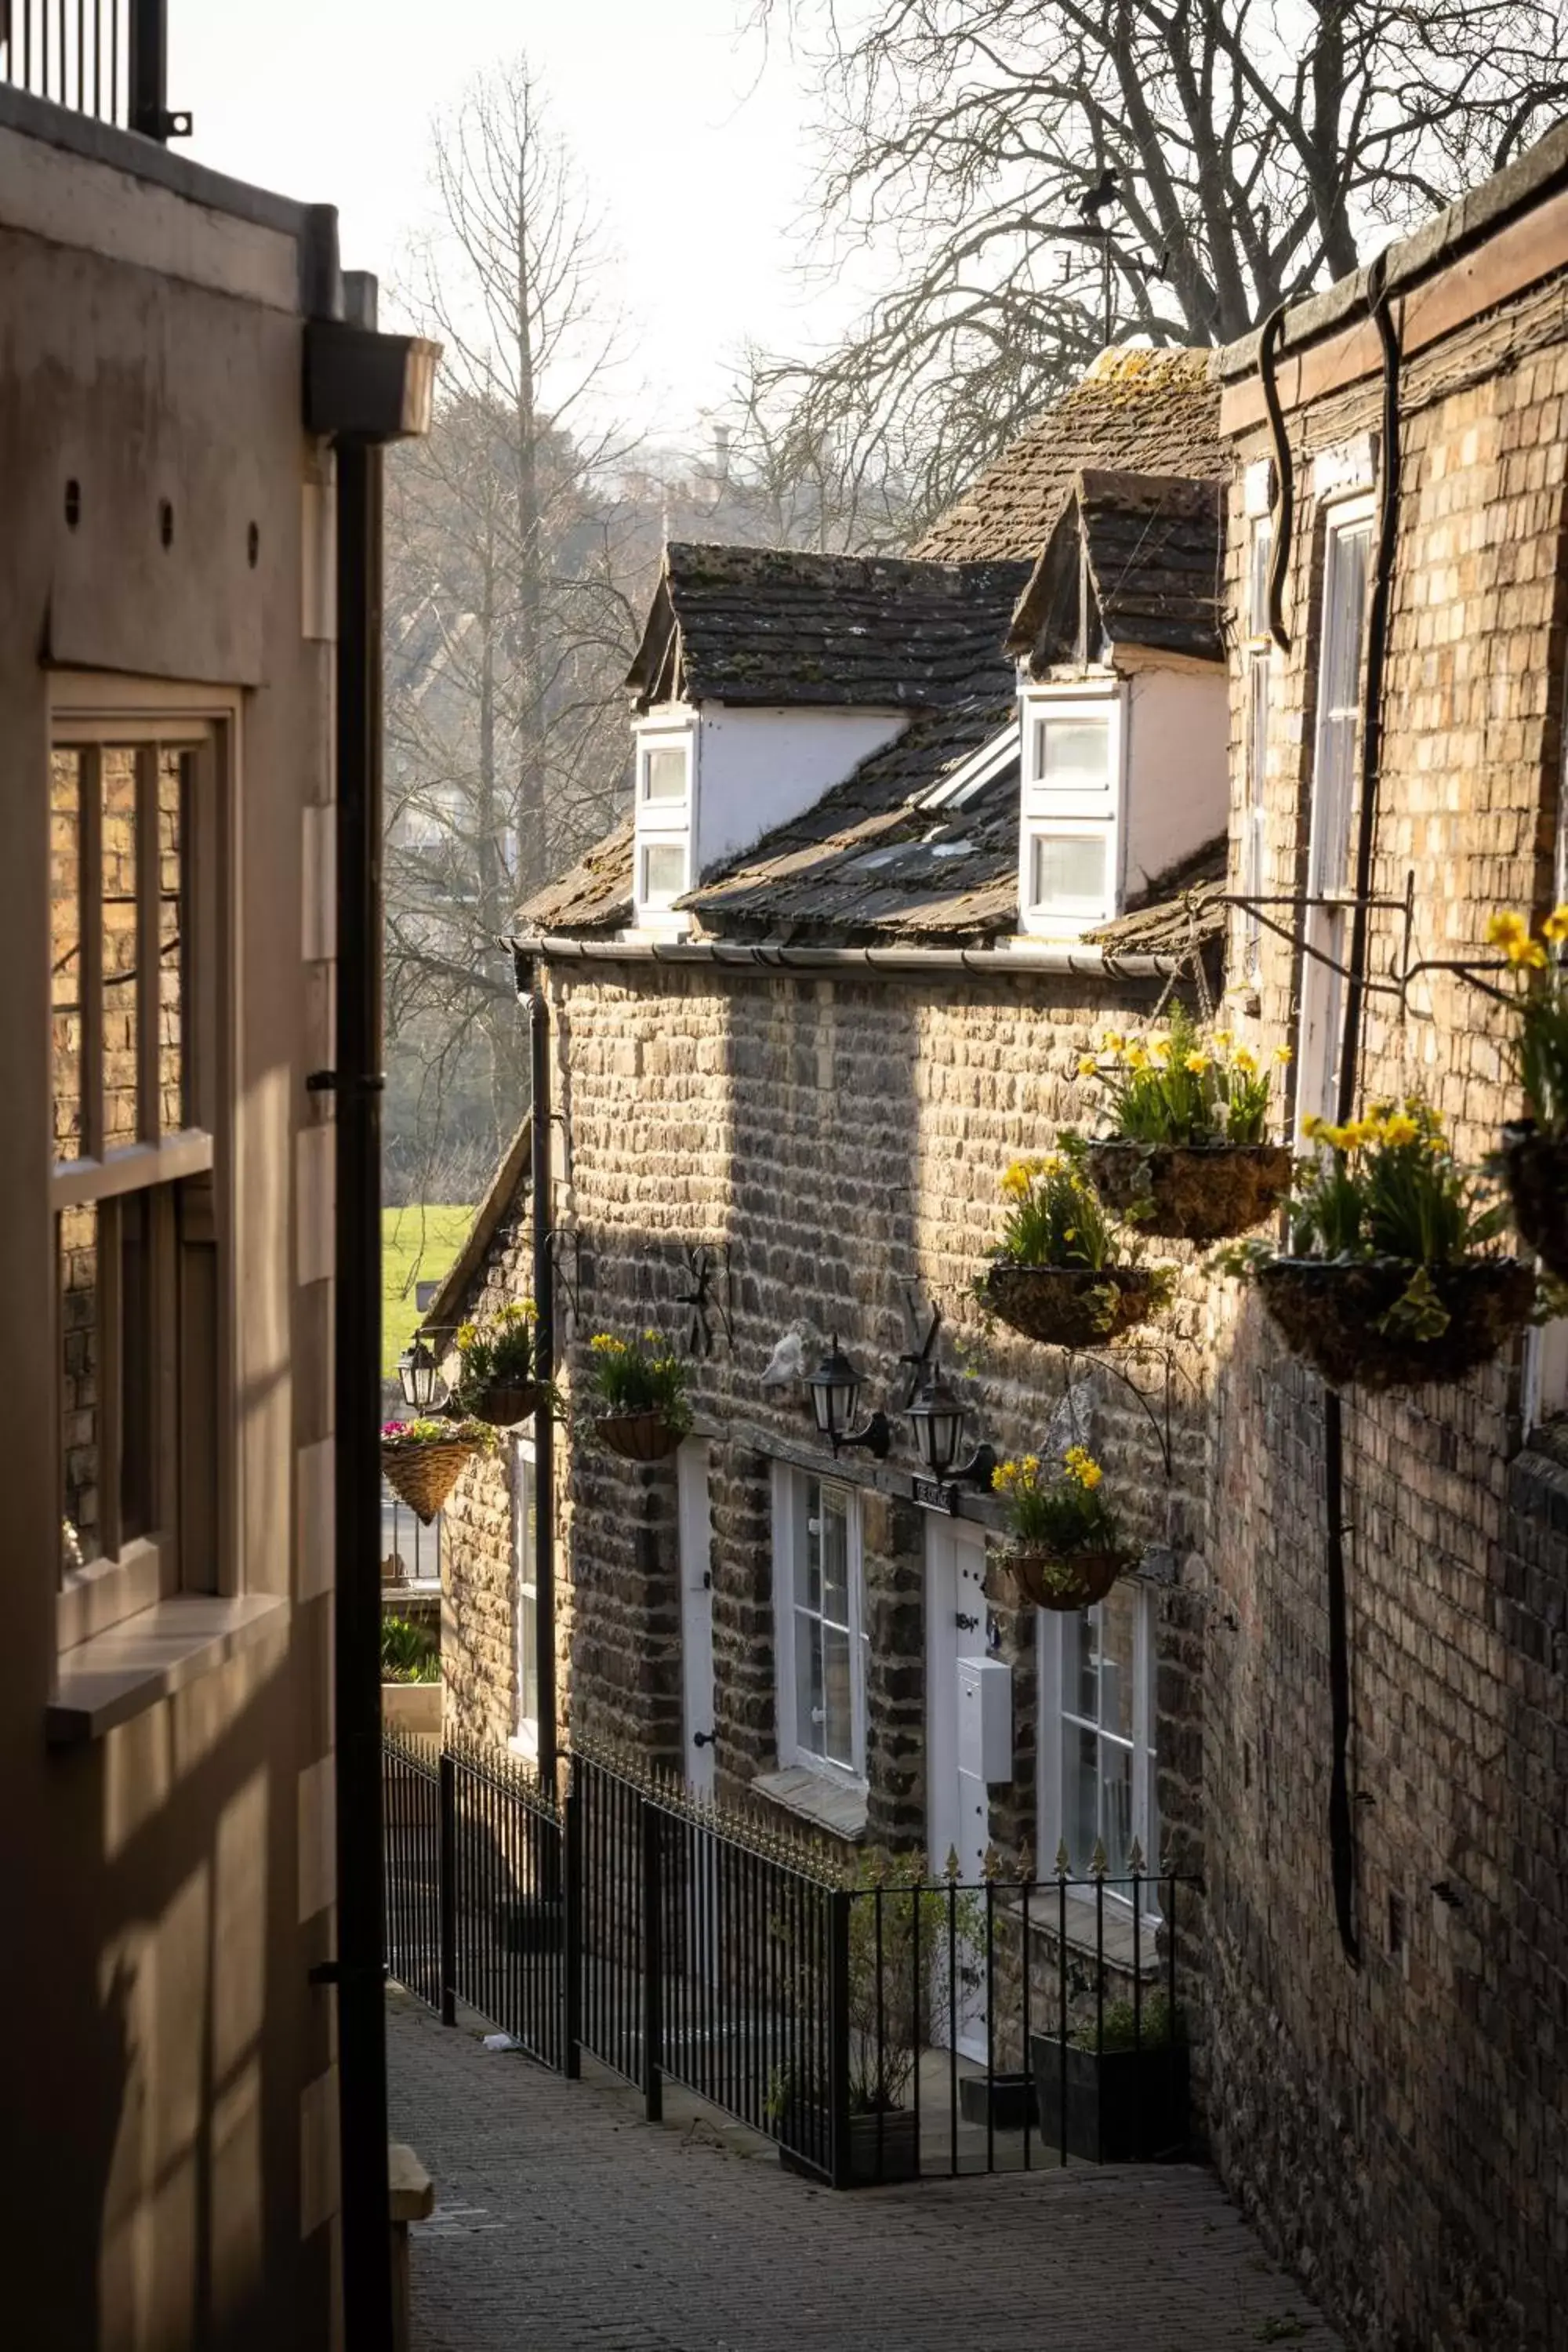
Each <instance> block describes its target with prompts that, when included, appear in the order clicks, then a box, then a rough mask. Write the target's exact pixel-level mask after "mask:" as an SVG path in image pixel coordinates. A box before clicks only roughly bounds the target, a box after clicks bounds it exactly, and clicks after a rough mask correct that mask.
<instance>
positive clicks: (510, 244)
mask: <svg viewBox="0 0 1568 2352" xmlns="http://www.w3.org/2000/svg"><path fill="white" fill-rule="evenodd" d="M433 167H434V168H433V176H434V183H435V189H436V195H437V224H436V226H435V228H434V230H433V231H432V233H431V234H430V236H428V237H427V238H426V240H425V241H424V242H423V244H422V245H421V246H420V247H418V248H417V249H416V253H415V255H414V257H413V261H412V266H411V269H410V272H409V277H408V282H407V283H406V284H405V287H404V288H403V289H402V290H401V298H400V299H401V307H402V308H403V309H404V310H405V311H406V312H407V313H408V314H409V315H410V317H411V318H412V319H413V320H414V321H415V322H416V323H417V324H418V325H419V326H420V327H421V328H422V329H424V330H425V331H426V332H428V333H431V334H433V335H435V336H437V338H438V339H439V340H440V341H441V342H442V343H443V344H444V346H445V359H444V362H443V368H442V374H441V394H440V400H439V404H438V407H437V416H436V419H435V423H434V427H433V430H432V432H431V434H430V436H429V437H428V439H427V440H425V441H422V442H412V443H407V444H405V445H403V446H401V447H400V448H399V449H398V450H397V451H396V452H395V460H394V463H393V465H392V467H390V468H389V482H388V549H389V564H388V623H389V631H388V635H389V642H388V695H387V732H388V748H389V761H388V769H389V791H388V821H389V823H388V847H387V898H388V909H389V915H388V942H387V1013H388V1032H389V1039H390V1043H391V1056H390V1059H391V1068H392V1076H393V1099H392V1103H391V1105H390V1106H389V1112H390V1118H389V1125H390V1128H391V1129H392V1133H391V1143H392V1147H393V1150H394V1151H395V1153H401V1154H402V1155H403V1156H404V1157H406V1156H407V1153H408V1150H409V1148H410V1138H409V1135H408V1133H407V1132H406V1130H407V1129H408V1128H409V1127H410V1126H412V1127H413V1129H415V1131H416V1136H417V1138H418V1147H417V1149H418V1156H420V1157H422V1158H423V1159H424V1160H426V1161H427V1160H429V1158H430V1155H431V1153H432V1152H434V1151H435V1150H437V1148H440V1149H442V1150H446V1151H447V1157H448V1159H449V1158H450V1146H451V1144H452V1142H453V1137H452V1135H450V1134H448V1133H447V1132H446V1131H445V1130H447V1129H449V1128H451V1127H453V1125H454V1122H455V1123H456V1125H457V1127H458V1128H463V1127H464V1126H466V1127H467V1128H468V1129H471V1130H474V1131H476V1132H477V1133H478V1135H479V1140H480V1143H481V1144H482V1145H484V1146H486V1147H488V1148H489V1151H490V1157H491V1158H492V1160H493V1158H494V1156H495V1152H496V1150H499V1149H500V1144H501V1143H502V1141H503V1140H504V1138H505V1135H506V1133H507V1131H508V1129H509V1128H510V1124H511V1123H512V1122H513V1121H514V1120H515V1118H516V1116H517V1113H518V1110H519V1108H520V1104H521V1092H522V1063H523V1059H524V1057H523V1056H522V1055H521V1054H520V1053H519V1051H518V1036H517V1024H516V1014H515V1010H514V1008H513V1005H512V991H511V985H510V972H509V969H508V964H507V959H506V955H505V951H504V950H503V948H502V946H501V944H500V942H501V939H502V935H503V934H504V933H505V932H506V931H507V930H508V929H510V928H511V924H512V919H513V917H514V914H515V911H516V908H517V905H518V902H519V900H520V899H521V898H523V897H524V896H526V895H527V893H528V892H529V891H531V889H533V888H535V887H538V885H539V884H540V883H542V881H544V880H545V879H547V878H548V877H550V876H551V875H552V874H553V873H556V872H559V871H560V870H561V869H562V868H563V866H566V865H568V864H570V862H571V860H572V858H573V857H574V856H575V855H576V854H577V853H578V852H579V851H580V850H581V849H582V848H583V847H584V845H585V844H586V843H587V842H588V841H590V840H592V839H594V838H595V836H596V835H599V834H601V833H603V832H604V831H605V828H606V827H607V825H608V824H610V823H611V822H612V821H613V817H614V815H615V814H616V809H617V806H618V805H619V803H620V802H621V800H622V798H623V797H624V793H625V785H626V758H627V751H626V723H625V708H624V703H623V701H622V698H621V694H620V684H621V679H622V677H624V674H625V671H626V664H627V661H628V659H629V656H630V652H631V648H632V646H633V645H634V644H635V641H636V623H637V617H638V609H639V606H640V604H641V602H642V595H643V585H644V579H645V577H646V574H647V569H648V564H649V556H648V551H647V547H646V544H645V540H646V533H645V532H644V531H643V530H642V529H641V522H640V518H639V517H638V516H637V515H636V513H635V512H633V511H632V510H631V509H629V508H628V506H627V503H626V499H625V497H624V495H623V493H622V491H621V489H620V488H619V486H618V483H617V480H616V470H617V468H618V467H619V466H620V465H621V463H622V461H623V460H624V458H625V457H626V448H627V440H626V436H625V435H624V434H623V432H622V430H621V429H620V426H619V424H618V421H617V419H616V416H615V415H614V412H613V407H612V404H611V402H610V399H609V397H608V394H607V389H606V387H607V386H608V384H609V383H610V382H611V379H612V375H613V370H614V362H615V361H616V352H617V340H618V335H619V326H618V320H617V319H616V313H615V310H614V307H613V304H612V302H611V301H610V299H609V290H608V289H609V257H608V255H607V253H606V250H605V243H604V240H603V236H602V234H601V230H600V226H599V224H598V222H597V220H596V218H595V215H594V213H593V211H592V208H591V205H590V204H589V202H588V199H587V197H586V195H585V193H584V188H583V184H582V182H581V180H580V178H579V177H578V175H577V173H576V172H575V169H574V165H573V163H572V161H571V158H570V156H569V154H568V153H567V152H566V150H565V148H564V147H563V144H562V142H560V141H559V140H558V139H557V138H556V137H555V136H554V134H553V132H552V130H551V128H550V125H549V122H548V121H547V119H546V117H545V114H544V110H543V108H542V102H541V99H540V95H539V92H538V90H537V89H536V87H535V85H534V83H533V81H532V79H531V76H530V74H529V71H528V68H527V67H526V65H525V64H523V63H522V62H521V61H519V62H517V63H514V64H512V65H510V66H507V67H504V68H500V69H498V70H495V71H493V72H491V73H489V74H487V75H485V76H484V77H482V78H481V79H479V80H478V81H477V82H475V83H474V84H473V85H472V87H471V88H470V89H469V90H468V93H467V95H466V97H465V98H464V100H462V102H461V104H460V105H459V106H458V109H457V110H456V111H455V113H454V114H452V115H451V116H450V117H449V118H447V119H446V120H444V121H440V122H438V123H437V127H436V132H435V140H434V157H433Z"/></svg>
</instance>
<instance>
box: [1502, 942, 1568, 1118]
mask: <svg viewBox="0 0 1568 2352" xmlns="http://www.w3.org/2000/svg"><path fill="white" fill-rule="evenodd" d="M1487 937H1488V939H1489V940H1490V942H1491V944H1492V946H1493V947H1495V948H1500V949H1501V950H1502V951H1503V954H1504V955H1505V956H1506V958H1507V960H1508V961H1509V962H1510V964H1511V965H1512V966H1513V968H1514V970H1515V971H1517V972H1518V973H1519V976H1520V980H1521V991H1520V993H1519V995H1518V996H1517V997H1516V998H1515V1000H1514V1012H1515V1014H1516V1017H1517V1020H1518V1024H1519V1025H1518V1030H1517V1033H1516V1034H1515V1036H1514V1037H1513V1039H1512V1041H1511V1050H1512V1059H1513V1066H1514V1074H1515V1076H1517V1077H1518V1079H1519V1082H1520V1084H1521V1087H1523V1088H1524V1091H1525V1093H1526V1095H1527V1096H1528V1097H1529V1098H1530V1108H1531V1111H1532V1113H1533V1114H1534V1117H1535V1118H1536V1121H1537V1123H1538V1124H1539V1126H1540V1127H1541V1128H1542V1130H1543V1131H1544V1132H1545V1133H1546V1134H1548V1135H1563V1134H1565V1133H1568V985H1565V971H1564V965H1563V953H1564V948H1563V942H1564V941H1565V940H1568V906H1563V907H1555V908H1553V909H1552V912H1551V914H1550V915H1548V916H1547V918H1546V919H1545V921H1544V922H1543V923H1542V926H1541V936H1540V938H1539V939H1533V938H1531V930H1530V925H1529V922H1528V921H1527V920H1526V919H1525V917H1524V916H1523V915H1519V914H1512V913H1503V914H1498V915H1494V916H1493V917H1492V919H1491V921H1490V922H1489V924H1488V926H1487Z"/></svg>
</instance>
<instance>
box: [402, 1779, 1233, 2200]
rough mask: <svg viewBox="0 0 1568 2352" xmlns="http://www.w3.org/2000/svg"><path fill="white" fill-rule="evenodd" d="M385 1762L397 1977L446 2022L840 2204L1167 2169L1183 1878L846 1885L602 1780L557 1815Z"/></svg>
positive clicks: (789, 1845)
mask: <svg viewBox="0 0 1568 2352" xmlns="http://www.w3.org/2000/svg"><path fill="white" fill-rule="evenodd" d="M385 1753H386V1774H387V1803H386V1824H387V1828H386V1835H387V1936H386V1948H387V1961H388V1966H389V1968H390V1969H391V1972H392V1974H393V1975H394V1976H395V1977H396V1978H397V1979H399V1981H400V1982H402V1983H403V1984H405V1985H406V1986H407V1987H408V1989H409V1990H411V1991H412V1992H414V1993H416V1995H417V1996H418V1998H419V1999H420V2000H424V2001H426V2002H427V2003H428V2004H429V2005H430V2006H431V2007H432V2008H435V2009H437V2010H439V2011H440V2013H441V2015H442V2017H443V2018H444V2019H445V2020H446V2021H447V2023H452V2022H454V2021H455V2020H456V2014H457V2004H458V2001H462V2002H464V2003H466V2004H467V2005H468V2007H470V2008H472V2009H474V2010H477V2011H479V2014H480V2015H481V2016H482V2017H485V2018H487V2019H489V2021H491V2022H492V2023H494V2024H495V2025H497V2026H499V2027H500V2028H501V2029H502V2030H503V2031H504V2032H508V2033H510V2034H511V2035H512V2036H513V2037H514V2039H515V2040H516V2041H517V2042H518V2043H519V2044H520V2045H521V2047H522V2048H523V2049H524V2050H526V2051H528V2052H529V2053H531V2055H532V2056H533V2057H535V2058H537V2059H539V2060H540V2061H541V2062H542V2063H543V2064H545V2065H548V2066H551V2067H553V2068H555V2069H556V2070H557V2071H559V2072H562V2073H564V2074H568V2075H574V2074H577V2073H578V2072H579V2071H580V2066H581V2061H582V2056H583V2053H584V2052H585V2053H588V2054H589V2055H590V2056H592V2057H593V2058H595V2059H596V2060H598V2061H599V2063H601V2064H603V2065H605V2066H606V2067H608V2068H610V2069H611V2070H612V2071H614V2072H615V2073H616V2074H621V2075H623V2076H625V2077H626V2080H627V2081H628V2082H631V2083H633V2084H636V2085H637V2087H638V2088H639V2089H640V2090H641V2092H642V2094H643V2098H644V2103H645V2109H646V2112H647V2115H648V2116H649V2117H650V2119H657V2118H658V2116H659V2115H660V2113H661V2111H662V2105H663V2096H664V2086H665V2085H666V2084H669V2083H673V2084H680V2085H682V2086H683V2087H684V2088H685V2089H687V2090H689V2091H690V2092H691V2093H693V2094H694V2095H696V2096H697V2097H699V2098H700V2099H702V2100H705V2101H707V2102H708V2103H709V2104H710V2105H713V2106H715V2107H718V2108H720V2109H721V2110H722V2111H723V2112H725V2113H726V2114H728V2115H731V2116H735V2117H737V2118H738V2119H739V2120H740V2121H742V2123H745V2124H747V2125H749V2126H751V2127H752V2129H753V2130H754V2131H757V2132H761V2133H764V2134H766V2135H767V2136H769V2137H772V2138H773V2139H774V2140H775V2141H776V2142H777V2143H778V2147H779V2151H780V2155H781V2158H782V2159H783V2160H784V2162H785V2163H787V2164H789V2165H791V2166H792V2167H794V2168H795V2169H797V2170H800V2171H803V2172H805V2173H808V2174H810V2175H813V2176H815V2177H816V2178H818V2179H823V2180H826V2181H828V2182H831V2183H832V2184H833V2185H834V2186H835V2187H839V2188H849V2187H854V2186H858V2185H859V2184H861V2183H866V2182H871V2181H894V2180H906V2179H915V2178H917V2177H919V2176H921V2175H922V2174H931V2173H942V2174H956V2173H964V2172H995V2171H1009V2170H1027V2169H1030V2168H1034V2167H1035V2166H1037V2165H1040V2164H1047V2163H1049V2164H1058V2165H1063V2164H1067V2163H1068V2162H1070V2161H1072V2160H1075V2159H1078V2160H1083V2161H1088V2162H1101V2163H1107V2162H1118V2161H1127V2160H1133V2159H1139V2160H1147V2159H1151V2158H1160V2157H1165V2156H1172V2155H1176V2154H1179V2153H1181V2152H1182V2150H1183V2149H1184V2146H1185V2142H1186V2134H1187V2125H1186V2106H1187V2066H1186V2048H1185V2043H1184V2037H1183V2033H1182V2020H1181V2011H1180V2007H1179V2003H1178V1992H1179V1985H1180V1979H1179V1974H1178V1966H1177V1958H1178V1954H1177V1933H1178V1906H1179V1904H1181V1903H1182V1902H1184V1889H1185V1888H1187V1887H1188V1886H1189V1885H1190V1882H1188V1881H1186V1880H1184V1879H1181V1878H1179V1877H1176V1876H1174V1875H1171V1874H1161V1875H1159V1876H1158V1877H1156V1876H1153V1875H1152V1874H1147V1873H1144V1872H1143V1871H1142V1869H1141V1868H1140V1867H1137V1866H1134V1867H1133V1868H1131V1870H1129V1872H1128V1873H1127V1874H1124V1875H1122V1876H1121V1877H1116V1876H1112V1875H1111V1874H1109V1873H1108V1872H1104V1871H1100V1870H1098V1869H1097V1870H1096V1871H1095V1872H1094V1873H1093V1874H1091V1875H1090V1876H1089V1877H1085V1878H1075V1877H1072V1876H1070V1875H1069V1874H1068V1873H1067V1872H1066V1871H1058V1873H1056V1874H1053V1875H1052V1876H1050V1877H1049V1878H1047V1879H1044V1880H1037V1879H1034V1878H1033V1877H1019V1878H1015V1879H1013V1880H1004V1879H1002V1878H1001V1877H999V1876H998V1877H993V1878H989V1879H986V1880H984V1881H982V1882H980V1883H979V1884H975V1885H965V1884H963V1883H961V1882H960V1881H958V1880H957V1879H955V1878H952V1879H950V1878H942V1879H931V1878H927V1877H923V1876H921V1875H920V1874H919V1873H918V1867H917V1866H916V1865H911V1864H907V1863H904V1864H900V1863H899V1862H891V1863H883V1864H879V1865H873V1866H872V1867H871V1868H870V1869H868V1871H867V1872H864V1873H863V1874H862V1876H861V1879H860V1881H859V1882H858V1883H856V1884H853V1885H847V1884H846V1883H844V1879H843V1875H842V1872H841V1871H840V1870H839V1869H838V1867H837V1865H836V1864H834V1863H833V1862H832V1860H831V1859H830V1858H829V1857H827V1856H826V1854H825V1853H823V1852H822V1851H821V1850H820V1849H813V1848H811V1847H810V1846H809V1845H808V1844H807V1843H805V1841H795V1840H792V1839H788V1838H783V1837H779V1836H777V1835H775V1834H773V1832H770V1831H769V1830H768V1829H767V1828H766V1827H765V1826H763V1825H762V1824H761V1823H759V1822H752V1821H750V1820H747V1819H745V1818H744V1817H740V1816H736V1815H732V1814H721V1813H720V1812H718V1811H715V1810H714V1809H713V1808H711V1807H710V1806H708V1805H706V1804H703V1803H700V1802H698V1801H695V1800H693V1799H690V1798H689V1797H688V1796H686V1795H684V1794H683V1793H682V1792H680V1791H679V1790H677V1789H675V1788H673V1787H670V1786H667V1785H664V1784H662V1783H660V1782H658V1781H656V1780H650V1779H648V1778H647V1777H644V1776H642V1775H640V1774H638V1773H637V1771H636V1770H635V1769H632V1768H628V1767H626V1766H625V1765H623V1764H621V1763H619V1762H612V1761H608V1760H606V1759H604V1758H603V1757H598V1756H593V1755H578V1756H574V1758H573V1759H571V1762H570V1767H569V1770H568V1773H567V1781H568V1785H567V1787H566V1791H565V1794H564V1796H563V1798H562V1799H560V1800H559V1801H558V1800H557V1799H556V1798H555V1796H553V1795H552V1794H551V1793H550V1792H549V1791H547V1790H542V1789H541V1788H540V1786H539V1785H538V1783H537V1781H536V1780H534V1779H533V1778H532V1776H531V1774H530V1773H529V1772H528V1771H527V1770H526V1769H524V1768H523V1767H521V1765H520V1764H518V1763H517V1762H516V1761H515V1760H514V1759H511V1758H510V1757H505V1756H499V1755H496V1754H494V1753H491V1752H489V1751H484V1750H479V1749H474V1748H452V1747H448V1748H444V1749H442V1750H440V1751H437V1748H435V1747H434V1746H433V1745H431V1746H422V1745H421V1744H420V1743H418V1742H416V1741H411V1740H409V1739H407V1738H405V1737H403V1736H401V1735H397V1734H392V1733H389V1734H388V1735H387V1738H386V1742H385ZM1132 1859H1133V1863H1134V1865H1136V1864H1137V1859H1138V1858H1137V1855H1136V1852H1134V1855H1133V1857H1132Z"/></svg>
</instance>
